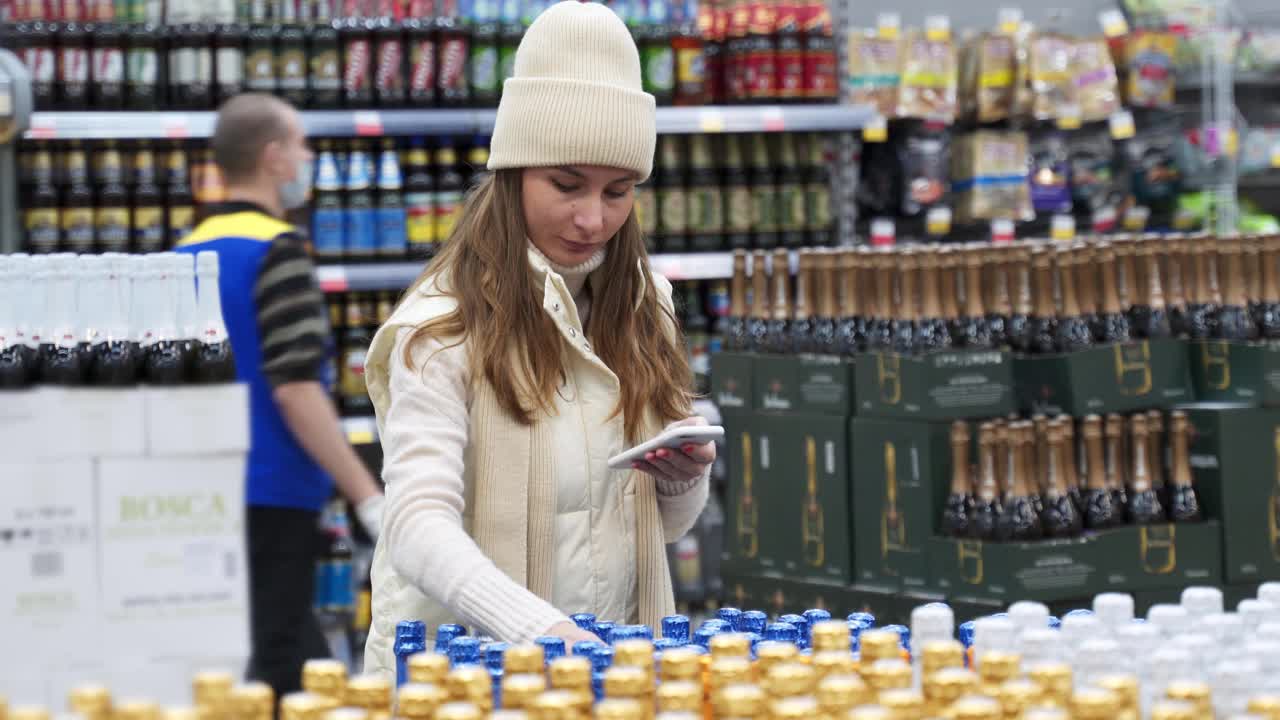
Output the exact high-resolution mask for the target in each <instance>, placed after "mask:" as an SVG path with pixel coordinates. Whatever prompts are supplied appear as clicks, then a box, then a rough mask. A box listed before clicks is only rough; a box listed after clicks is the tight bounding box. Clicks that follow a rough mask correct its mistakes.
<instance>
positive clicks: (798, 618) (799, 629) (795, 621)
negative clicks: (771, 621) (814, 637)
mask: <svg viewBox="0 0 1280 720" xmlns="http://www.w3.org/2000/svg"><path fill="white" fill-rule="evenodd" d="M778 622H780V623H786V624H787V625H793V626H795V629H796V635H797V637H798V638H799V639H798V640H797V641H796V645H798V646H799V647H800V648H802V649H803V648H806V647H808V646H809V621H808V620H806V619H804V616H802V615H783V616H782V617H779V618H778Z"/></svg>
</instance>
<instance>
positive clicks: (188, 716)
mask: <svg viewBox="0 0 1280 720" xmlns="http://www.w3.org/2000/svg"><path fill="white" fill-rule="evenodd" d="M0 717H3V716H2V715H0ZM160 720H202V718H201V717H200V711H199V710H196V709H195V708H193V707H166V708H164V709H163V710H161V711H160Z"/></svg>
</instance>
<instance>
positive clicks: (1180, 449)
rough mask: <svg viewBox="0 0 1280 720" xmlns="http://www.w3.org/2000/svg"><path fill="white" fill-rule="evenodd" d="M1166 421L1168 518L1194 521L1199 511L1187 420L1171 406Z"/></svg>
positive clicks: (1189, 425) (1188, 421) (1198, 516)
mask: <svg viewBox="0 0 1280 720" xmlns="http://www.w3.org/2000/svg"><path fill="white" fill-rule="evenodd" d="M1169 424H1170V438H1169V449H1170V455H1171V458H1172V462H1173V477H1172V479H1171V482H1170V487H1169V519H1170V520H1172V521H1173V522H1195V521H1198V520H1200V519H1201V518H1202V515H1201V512H1200V499H1199V497H1197V495H1196V489H1195V485H1194V484H1193V483H1192V479H1191V422H1190V420H1189V419H1188V418H1187V414H1186V413H1185V412H1183V411H1181V410H1174V411H1173V412H1171V413H1170V414H1169Z"/></svg>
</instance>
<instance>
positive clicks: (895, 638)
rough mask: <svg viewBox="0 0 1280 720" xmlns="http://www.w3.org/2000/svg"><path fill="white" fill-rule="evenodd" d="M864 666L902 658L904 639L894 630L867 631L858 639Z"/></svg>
mask: <svg viewBox="0 0 1280 720" xmlns="http://www.w3.org/2000/svg"><path fill="white" fill-rule="evenodd" d="M858 643H859V651H860V653H861V657H862V664H863V665H864V666H865V665H866V664H867V663H874V662H876V661H879V660H890V659H894V658H901V657H902V654H901V651H902V637H901V636H900V635H898V633H896V632H893V631H892V630H867V631H865V632H863V633H862V634H861V635H860V636H859V637H858Z"/></svg>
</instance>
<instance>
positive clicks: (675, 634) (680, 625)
mask: <svg viewBox="0 0 1280 720" xmlns="http://www.w3.org/2000/svg"><path fill="white" fill-rule="evenodd" d="M662 637H663V639H665V640H674V641H676V642H678V643H681V644H683V643H687V642H689V618H687V617H685V616H684V615H668V616H667V617H664V618H662Z"/></svg>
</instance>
